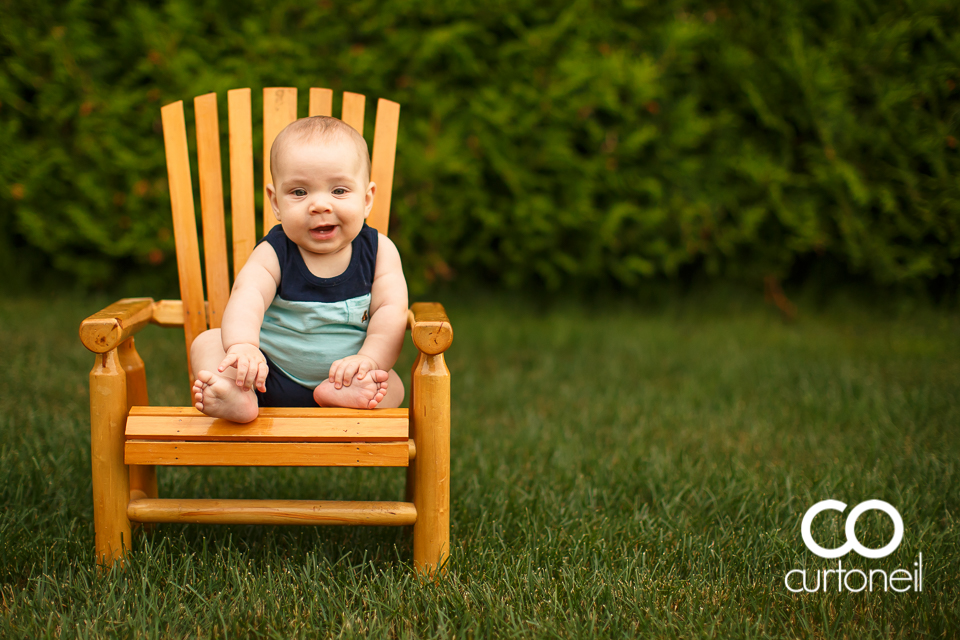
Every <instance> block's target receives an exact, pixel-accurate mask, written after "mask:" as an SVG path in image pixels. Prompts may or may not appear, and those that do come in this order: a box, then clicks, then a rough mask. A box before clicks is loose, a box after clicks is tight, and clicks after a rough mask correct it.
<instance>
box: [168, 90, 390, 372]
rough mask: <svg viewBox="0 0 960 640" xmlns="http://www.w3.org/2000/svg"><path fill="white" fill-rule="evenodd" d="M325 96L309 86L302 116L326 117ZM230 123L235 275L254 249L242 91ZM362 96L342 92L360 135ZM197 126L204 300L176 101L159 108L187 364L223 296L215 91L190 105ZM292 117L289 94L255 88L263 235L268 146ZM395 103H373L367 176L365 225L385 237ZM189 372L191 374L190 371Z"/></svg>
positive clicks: (236, 93)
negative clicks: (370, 185)
mask: <svg viewBox="0 0 960 640" xmlns="http://www.w3.org/2000/svg"><path fill="white" fill-rule="evenodd" d="M332 102H333V91H331V90H330V89H318V88H312V89H310V115H329V114H330V112H331V111H332ZM227 104H228V114H229V126H230V201H231V210H232V215H233V264H234V267H233V275H234V277H236V275H237V274H238V273H239V272H240V269H241V268H242V267H243V265H244V264H245V263H246V261H247V259H248V258H249V256H250V254H251V252H252V251H253V248H254V246H255V245H256V235H257V234H256V204H255V200H254V188H255V187H254V185H255V181H254V171H253V122H252V117H251V92H250V89H233V90H232V91H229V92H228V93H227ZM365 105H366V97H365V96H363V95H361V94H357V93H349V92H344V94H343V111H342V115H343V118H342V119H343V121H344V122H346V123H347V124H349V125H350V126H352V127H353V128H355V129H356V130H357V131H359V132H360V133H361V135H362V133H363V119H364V110H365ZM194 108H195V111H196V124H197V159H198V164H199V169H200V201H201V206H202V209H203V237H204V247H205V251H206V255H205V264H206V271H207V287H206V288H207V295H208V296H209V310H208V309H207V304H206V302H205V298H204V287H203V281H202V272H201V268H200V248H199V242H198V237H197V222H196V209H195V205H194V198H193V184H192V179H191V176H190V158H189V152H188V147H187V129H186V123H185V120H184V111H183V102H182V101H180V102H174V103H172V104H168V105H166V106H165V107H163V108H162V109H161V115H162V120H163V139H164V147H165V149H166V156H167V174H168V177H169V182H170V206H171V209H172V211H173V229H174V236H175V240H176V246H177V269H178V273H179V278H180V294H181V297H182V299H183V318H184V325H183V326H184V334H185V335H184V337H185V339H186V344H187V365H188V366H191V363H190V361H189V354H190V345H191V344H192V343H193V340H194V339H195V338H196V337H197V336H198V335H200V334H201V333H202V332H203V331H204V330H206V329H207V325H208V318H207V314H208V313H209V316H210V317H209V326H210V327H211V328H216V327H219V326H220V323H221V321H222V317H223V311H224V309H225V308H226V301H227V299H228V297H229V293H230V276H229V268H228V258H227V248H226V232H225V228H224V227H225V224H224V217H223V216H224V203H223V181H222V172H221V156H220V137H219V124H218V122H219V120H218V109H217V98H216V94H212V93H211V94H206V95H202V96H198V97H197V98H195V100H194ZM296 119H297V90H296V89H295V88H285V87H272V88H266V89H264V90H263V165H264V173H263V187H264V208H263V220H264V225H263V226H264V231H263V232H264V234H266V233H267V232H268V231H269V230H270V229H271V228H273V226H274V225H275V224H276V219H275V218H274V215H273V209H272V207H271V206H270V200H269V198H268V197H267V195H266V185H267V184H269V183H270V182H272V180H273V178H272V175H271V172H270V147H271V146H272V145H273V141H274V140H275V139H276V137H277V134H279V133H280V131H281V130H282V129H283V128H284V127H285V126H287V125H288V124H290V123H291V122H293V121H294V120H296ZM399 120H400V105H399V104H397V103H396V102H392V101H390V100H384V99H382V98H381V99H380V100H379V101H378V103H377V114H376V125H375V130H374V139H373V153H372V158H371V170H370V178H371V180H372V181H373V182H375V183H376V184H377V196H376V198H375V199H374V203H373V210H372V211H371V213H370V217H369V218H368V219H367V224H368V225H369V226H371V227H373V228H374V229H376V230H377V231H379V232H380V233H383V234H386V233H387V231H388V228H389V223H390V200H391V192H392V190H393V172H394V166H395V164H396V163H395V155H396V148H397V131H398V125H399ZM191 373H192V369H191Z"/></svg>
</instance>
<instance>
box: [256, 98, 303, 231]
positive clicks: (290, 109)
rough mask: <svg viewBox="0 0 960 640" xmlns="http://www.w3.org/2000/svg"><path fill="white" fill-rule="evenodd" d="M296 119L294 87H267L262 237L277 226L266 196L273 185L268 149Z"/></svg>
mask: <svg viewBox="0 0 960 640" xmlns="http://www.w3.org/2000/svg"><path fill="white" fill-rule="evenodd" d="M296 119H297V90H296V88H294V87H267V88H265V89H264V90H263V235H267V232H268V231H270V229H272V228H273V226H274V225H275V224H277V219H276V218H275V217H274V215H273V208H271V206H270V196H268V195H267V185H268V184H272V183H273V174H272V173H271V172H270V148H271V147H272V146H273V141H274V140H276V138H277V134H279V133H280V132H281V131H283V128H284V127H286V126H287V125H288V124H290V123H291V122H293V121H294V120H296Z"/></svg>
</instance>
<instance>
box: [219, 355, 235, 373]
mask: <svg viewBox="0 0 960 640" xmlns="http://www.w3.org/2000/svg"><path fill="white" fill-rule="evenodd" d="M236 362H237V354H235V353H228V354H227V355H226V356H225V357H224V358H223V360H222V361H221V362H220V366H219V367H217V371H219V372H220V373H223V372H224V371H226V370H227V367H231V366H233V365H234V364H235V363H236Z"/></svg>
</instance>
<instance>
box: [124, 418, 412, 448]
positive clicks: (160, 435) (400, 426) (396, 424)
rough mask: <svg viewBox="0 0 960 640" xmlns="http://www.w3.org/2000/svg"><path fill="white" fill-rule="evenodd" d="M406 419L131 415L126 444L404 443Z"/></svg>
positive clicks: (128, 420) (128, 422) (128, 421)
mask: <svg viewBox="0 0 960 640" xmlns="http://www.w3.org/2000/svg"><path fill="white" fill-rule="evenodd" d="M407 423H408V420H407V417H406V416H403V417H397V418H374V417H356V418H353V417H320V418H316V417H313V418H311V417H269V416H261V417H259V418H257V419H256V420H254V421H253V422H250V423H248V424H237V423H236V422H230V421H227V420H219V419H216V418H211V417H209V416H205V415H200V416H183V415H180V416H178V415H163V416H158V415H131V416H130V417H129V418H128V419H127V429H126V438H127V440H184V441H191V442H203V441H208V442H406V440H407V437H408V435H407V432H408V429H407Z"/></svg>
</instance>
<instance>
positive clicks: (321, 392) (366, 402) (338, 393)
mask: <svg viewBox="0 0 960 640" xmlns="http://www.w3.org/2000/svg"><path fill="white" fill-rule="evenodd" d="M389 377H390V374H389V373H387V372H386V371H381V370H380V369H377V370H376V371H368V372H367V375H365V376H363V378H362V379H361V378H354V379H353V380H351V381H350V386H347V385H343V386H342V387H340V388H339V389H337V388H336V387H334V386H333V383H332V382H330V381H329V380H324V381H323V382H322V383H320V386H319V387H317V388H316V389H314V390H313V399H314V400H316V402H317V404H318V405H320V406H321V407H343V408H344V409H375V408H376V406H377V405H378V404H380V401H381V400H383V396H385V395H386V393H387V379H388V378H389Z"/></svg>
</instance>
